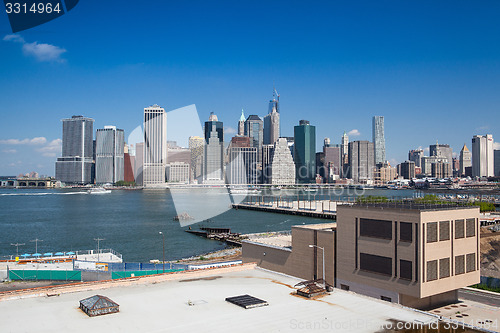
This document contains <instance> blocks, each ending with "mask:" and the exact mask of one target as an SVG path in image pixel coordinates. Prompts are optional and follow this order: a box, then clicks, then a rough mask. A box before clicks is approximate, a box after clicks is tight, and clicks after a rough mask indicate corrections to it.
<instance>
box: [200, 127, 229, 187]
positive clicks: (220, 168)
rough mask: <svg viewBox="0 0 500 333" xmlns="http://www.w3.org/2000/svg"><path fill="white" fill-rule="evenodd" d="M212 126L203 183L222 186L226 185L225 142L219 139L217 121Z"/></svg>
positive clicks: (206, 150) (207, 146)
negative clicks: (221, 184) (222, 184)
mask: <svg viewBox="0 0 500 333" xmlns="http://www.w3.org/2000/svg"><path fill="white" fill-rule="evenodd" d="M221 124H222V123H221ZM211 125H212V130H211V131H210V136H209V137H208V143H207V145H206V146H205V163H204V164H205V167H204V172H205V174H204V181H203V182H204V183H206V184H220V183H224V142H222V141H221V140H220V139H219V136H218V131H217V130H218V129H217V125H216V123H215V121H214V122H212V123H211ZM205 126H207V125H205Z"/></svg>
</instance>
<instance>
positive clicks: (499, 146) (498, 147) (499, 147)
mask: <svg viewBox="0 0 500 333" xmlns="http://www.w3.org/2000/svg"><path fill="white" fill-rule="evenodd" d="M493 149H495V150H500V142H493Z"/></svg>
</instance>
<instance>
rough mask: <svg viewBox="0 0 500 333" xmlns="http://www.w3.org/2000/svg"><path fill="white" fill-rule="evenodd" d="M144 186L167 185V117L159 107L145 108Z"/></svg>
mask: <svg viewBox="0 0 500 333" xmlns="http://www.w3.org/2000/svg"><path fill="white" fill-rule="evenodd" d="M143 158H144V162H143V171H142V173H143V186H145V187H149V186H158V185H161V184H164V183H165V166H166V164H167V117H166V114H165V109H163V108H162V107H160V106H159V105H156V104H155V105H153V106H150V107H148V108H144V154H143Z"/></svg>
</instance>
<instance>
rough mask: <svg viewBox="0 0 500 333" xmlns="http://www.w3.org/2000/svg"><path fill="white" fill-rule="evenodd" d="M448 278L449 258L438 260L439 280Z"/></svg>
mask: <svg viewBox="0 0 500 333" xmlns="http://www.w3.org/2000/svg"><path fill="white" fill-rule="evenodd" d="M449 276H450V258H444V259H439V278H440V279H443V278H447V277H449Z"/></svg>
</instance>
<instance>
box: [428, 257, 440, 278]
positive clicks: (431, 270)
mask: <svg viewBox="0 0 500 333" xmlns="http://www.w3.org/2000/svg"><path fill="white" fill-rule="evenodd" d="M437 269H438V261H437V260H432V261H428V262H427V281H434V280H437V278H438V271H437Z"/></svg>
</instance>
